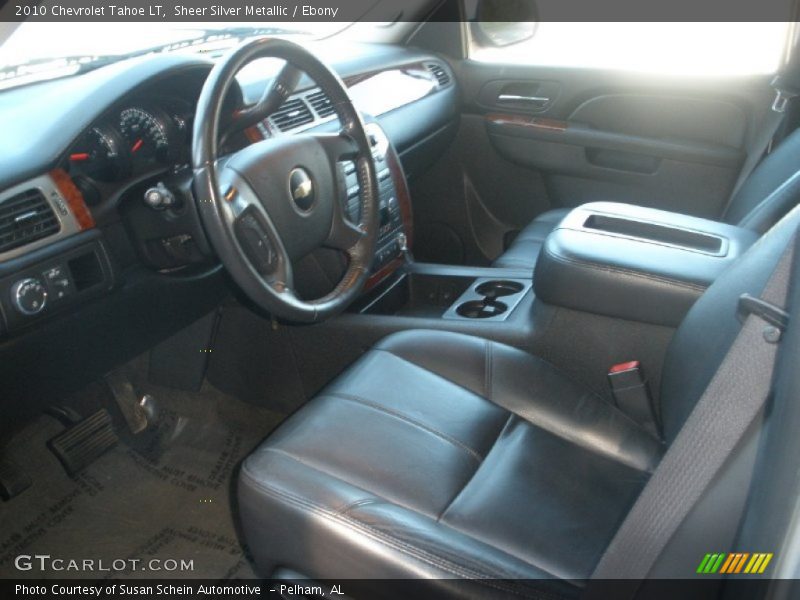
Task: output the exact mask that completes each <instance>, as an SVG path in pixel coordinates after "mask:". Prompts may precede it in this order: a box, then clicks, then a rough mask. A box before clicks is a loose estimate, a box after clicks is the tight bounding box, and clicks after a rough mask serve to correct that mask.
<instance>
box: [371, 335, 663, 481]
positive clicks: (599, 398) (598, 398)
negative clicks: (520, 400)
mask: <svg viewBox="0 0 800 600" xmlns="http://www.w3.org/2000/svg"><path fill="white" fill-rule="evenodd" d="M372 350H373V351H380V352H386V353H387V354H391V355H392V356H394V357H395V358H397V359H399V360H402V361H403V362H406V363H408V364H410V365H412V366H414V367H416V368H418V369H421V370H423V371H426V372H427V373H430V374H431V375H433V376H435V377H439V378H440V379H442V380H444V381H446V382H448V383H451V384H452V385H455V386H457V387H459V388H461V389H463V390H465V391H467V392H469V393H471V394H475V395H476V396H478V397H479V398H481V397H482V396H480V395H479V394H478V393H477V392H475V391H473V390H471V389H469V388H467V387H464V386H463V385H461V384H459V383H456V382H454V381H452V380H450V379H448V378H447V377H444V376H443V375H441V374H439V373H437V372H436V371H432V370H430V369H428V368H426V367H423V366H422V365H418V364H417V363H415V362H413V361H410V360H408V359H407V358H405V357H403V356H400V355H399V354H396V353H394V352H392V351H391V350H387V349H385V348H373V349H372ZM535 358H536V360H538V361H539V362H541V363H542V364H543V365H546V366H547V367H548V368H550V369H552V370H553V371H555V372H556V373H557V374H558V375H559V376H561V377H567V376H566V374H565V373H564V372H563V370H562V369H560V368H558V367H556V366H555V365H553V364H552V363H550V362H548V361H546V360H544V359H541V358H539V357H535ZM584 393H585V394H588V396H589V397H591V398H592V399H593V400H594V401H597V402H602V403H603V404H606V405H610V409H611V410H613V411H615V412H616V413H618V415H619V416H621V417H622V418H623V420H625V421H628V422H629V423H630V424H631V425H633V426H634V427H636V428H637V429H639V430H641V431H643V432H644V429H642V426H641V425H639V424H638V423H637V422H636V421H634V420H633V419H632V418H631V417H629V416H628V415H626V414H625V413H623V412H622V411H620V410H619V409H617V408H616V407H614V406H613V405H612V404H611V403H610V402H609V401H608V400H606V399H605V398H603V397H602V396H599V395H598V394H596V393H595V392H593V391H591V390H584ZM483 399H484V400H486V401H487V402H489V400H488V398H483ZM491 404H492V406H495V407H497V408H498V409H500V410H502V411H503V412H507V413H511V414H512V415H515V416H517V417H519V418H520V419H522V420H523V421H524V422H525V423H527V424H528V425H531V426H532V427H537V428H539V429H541V430H543V431H546V432H548V433H550V434H551V435H555V436H556V437H558V438H560V439H562V440H564V441H565V442H567V443H569V444H572V445H574V446H576V447H578V448H582V449H584V450H586V451H588V452H592V453H594V454H599V455H600V456H603V457H605V458H607V459H608V460H611V461H613V462H617V463H619V464H623V465H625V466H627V467H630V468H632V469H634V470H636V471H641V472H644V473H649V472H651V470H652V467H651V468H648V469H642V468H640V467H638V466H635V465H632V464H629V463H628V462H626V461H623V460H621V459H619V458H618V457H616V456H614V455H611V454H604V453H602V452H599V451H598V450H595V449H594V448H592V447H590V446H585V445H582V444H580V443H578V441H577V440H575V439H571V438H569V437H566V436H565V435H564V434H563V433H561V432H559V431H554V430H552V429H550V428H548V427H546V426H545V425H544V424H542V423H537V422H535V421H532V420H531V419H530V418H528V417H526V416H525V415H524V414H520V413H518V412H516V411H514V410H513V409H512V408H509V407H507V406H503V405H501V404H498V403H496V402H494V401H491ZM501 431H502V428H501ZM646 435H649V434H646ZM656 441H658V440H656Z"/></svg>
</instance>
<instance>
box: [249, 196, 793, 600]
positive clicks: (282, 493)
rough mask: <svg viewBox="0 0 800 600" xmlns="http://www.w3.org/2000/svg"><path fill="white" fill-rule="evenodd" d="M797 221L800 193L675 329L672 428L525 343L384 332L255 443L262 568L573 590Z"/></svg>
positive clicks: (668, 388)
mask: <svg viewBox="0 0 800 600" xmlns="http://www.w3.org/2000/svg"><path fill="white" fill-rule="evenodd" d="M798 222H800V209H796V210H794V211H793V212H792V213H791V214H790V215H789V216H788V217H787V218H786V219H784V220H783V221H782V222H781V223H780V224H779V225H778V226H776V227H775V228H774V229H773V230H772V231H770V232H769V233H768V234H767V235H765V236H764V237H762V239H761V240H759V242H757V243H756V244H755V245H754V246H753V247H752V248H751V249H750V250H749V251H748V252H747V253H746V254H745V255H744V256H743V257H742V258H741V259H740V260H739V261H738V262H737V263H736V264H735V265H733V266H732V268H730V269H729V270H727V271H726V272H725V273H724V274H723V275H722V276H720V278H719V279H718V280H717V281H716V282H715V283H714V284H713V285H712V286H711V287H710V288H709V289H708V291H707V292H706V293H705V294H704V295H703V297H702V298H701V299H700V300H698V302H697V303H696V304H695V306H694V307H693V308H692V310H691V311H690V313H689V315H688V316H687V318H686V320H685V321H684V322H683V324H682V325H681V327H680V328H679V329H678V331H677V332H676V334H675V336H674V340H673V342H672V345H671V347H670V350H669V352H668V356H667V359H666V364H665V365H664V375H663V385H662V390H661V415H662V425H663V433H664V441H663V442H662V441H660V440H656V439H655V438H654V437H651V436H650V435H649V434H648V433H646V432H645V431H644V430H643V429H641V428H640V427H639V426H638V425H636V424H635V423H634V422H632V421H630V420H629V419H628V418H627V417H626V416H625V415H624V414H622V413H621V412H619V411H618V410H617V409H616V408H615V407H614V406H613V405H611V404H610V403H608V402H607V401H605V400H604V399H602V398H600V397H598V396H596V395H594V394H593V393H592V392H590V391H589V390H587V389H585V388H583V387H582V386H581V385H578V384H576V383H574V382H573V381H571V380H570V379H568V378H567V377H565V376H564V375H563V374H562V373H560V372H559V371H558V370H557V369H556V368H554V367H553V366H551V365H549V364H547V363H545V362H543V361H542V360H540V359H538V358H536V357H534V356H531V355H529V354H526V353H524V352H522V351H520V350H517V349H513V348H510V347H508V346H504V345H501V344H498V343H494V342H490V341H487V340H484V339H480V338H476V337H470V336H464V335H460V334H454V333H447V332H434V331H407V332H403V333H398V334H395V335H392V336H390V337H388V338H386V339H385V340H383V341H382V342H381V343H379V344H378V345H377V346H375V347H374V348H373V349H372V350H370V351H369V352H367V353H366V354H365V355H364V356H363V357H362V358H360V359H359V360H358V361H357V362H356V363H355V364H354V365H353V366H352V367H351V368H350V369H349V370H348V371H346V372H345V374H343V375H341V376H340V377H339V378H338V379H336V380H335V381H334V382H333V383H332V384H331V385H330V386H329V387H328V388H327V389H326V390H325V391H324V392H322V393H321V394H320V395H319V396H318V397H317V398H315V399H314V400H312V401H311V402H309V403H308V404H307V405H305V406H304V407H303V408H302V409H301V410H300V411H298V412H297V413H296V414H295V415H293V416H292V417H291V418H290V419H288V420H287V421H286V422H285V423H284V424H282V425H281V427H279V428H278V429H277V430H276V431H275V432H274V433H273V434H272V435H271V436H270V437H269V438H268V439H267V440H266V442H264V444H263V445H262V446H261V447H260V448H258V449H257V450H256V451H255V452H254V453H253V454H252V455H251V456H249V457H248V458H247V459H246V460H245V462H244V464H243V466H242V470H241V474H240V479H239V509H240V512H241V518H242V521H243V530H244V533H245V535H246V537H247V541H248V545H249V548H250V550H251V552H252V555H253V557H254V559H255V561H256V564H257V566H258V568H259V570H260V572H261V574H262V575H264V576H269V575H270V574H272V573H274V572H275V571H276V570H277V569H290V570H292V571H295V572H299V573H302V574H303V575H305V576H308V577H311V578H315V579H346V578H353V579H369V578H384V579H388V578H438V581H433V580H432V581H431V585H435V586H438V587H437V592H439V595H440V597H450V595H454V594H450V595H448V594H447V590H443V589H442V586H445V585H446V584H445V583H443V581H442V580H448V579H449V580H453V579H454V578H455V579H457V578H468V579H484V580H486V581H485V582H484V585H485V586H486V590H487V592H491V594H490V595H492V596H498V595H499V596H504V595H508V596H509V597H518V596H517V595H518V594H519V593H524V592H521V591H520V589H518V588H517V587H516V586H536V588H537V593H538V590H539V588H541V587H543V586H544V587H552V588H554V590H553V591H558V592H559V593H560V594H566V593H569V592H574V593H577V591H578V588H577V587H575V586H576V585H579V584H580V579H582V578H586V577H588V576H590V574H591V573H592V571H593V569H594V567H595V566H596V564H597V562H598V561H599V559H600V557H601V555H602V553H603V551H604V549H605V548H606V546H607V544H608V543H609V541H610V540H611V538H612V536H613V535H614V533H615V531H616V530H617V528H618V527H619V525H620V523H621V522H622V520H623V519H624V517H625V515H626V513H627V511H628V510H629V508H630V507H631V505H632V504H633V502H634V501H635V499H636V497H637V495H638V494H639V492H640V491H641V489H642V487H643V486H644V485H645V484H646V482H647V480H648V478H649V474H650V473H651V472H652V470H653V468H654V467H655V466H656V465H657V464H658V462H659V460H660V457H661V456H662V453H663V450H664V448H665V446H666V445H668V444H669V443H671V442H672V441H673V440H674V439H675V437H676V435H677V434H678V432H679V431H680V429H681V427H682V425H683V422H684V420H685V419H686V417H687V415H688V414H689V413H690V412H691V410H692V408H693V406H694V403H695V402H696V401H697V400H698V398H699V397H700V395H701V394H702V392H703V390H704V389H705V387H706V385H707V384H708V382H709V381H710V379H711V377H712V376H713V374H714V372H715V371H716V369H717V367H718V366H719V364H720V362H721V360H722V358H723V357H724V354H725V353H726V351H727V349H728V347H729V346H730V344H731V343H732V342H733V339H734V338H735V336H736V334H737V332H738V330H739V328H740V324H739V321H738V320H737V319H736V316H735V314H736V306H737V300H738V298H739V296H740V294H742V293H744V292H749V293H752V294H759V293H760V291H761V289H762V288H763V286H764V284H765V282H766V279H767V277H768V276H769V273H770V271H771V269H772V268H773V267H774V265H775V263H776V262H777V258H778V256H779V254H780V252H781V251H782V250H783V248H785V247H786V244H787V243H788V240H789V238H790V236H791V234H792V232H793V231H794V230H795V229H796V228H797V225H798ZM734 526H735V523H734ZM704 535H706V538H705V541H704V543H706V544H709V543H710V544H712V545H713V542H711V541H709V538H708V534H704ZM704 547H705V546H704ZM703 551H707V550H703ZM685 575H686V574H685V573H683V572H681V573H680V574H679V576H685ZM514 579H526V580H536V581H527V582H521V581H518V582H513V581H508V580H514ZM500 580H506V581H500ZM566 580H573V581H572V583H567V582H566ZM534 595H535V594H534ZM536 597H541V596H536Z"/></svg>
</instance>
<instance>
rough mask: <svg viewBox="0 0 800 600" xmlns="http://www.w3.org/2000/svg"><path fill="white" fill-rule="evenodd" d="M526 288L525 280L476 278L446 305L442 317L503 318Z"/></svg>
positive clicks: (527, 285) (520, 298) (509, 312)
mask: <svg viewBox="0 0 800 600" xmlns="http://www.w3.org/2000/svg"><path fill="white" fill-rule="evenodd" d="M530 289H531V282H530V281H527V280H516V279H489V278H488V277H487V278H485V279H478V280H476V281H474V282H473V283H472V285H471V286H470V287H469V288H467V290H466V291H465V292H464V293H463V294H461V296H460V297H459V298H458V300H457V301H456V302H454V303H453V304H452V305H451V306H450V308H449V309H447V312H446V313H445V314H444V318H445V319H485V320H489V321H504V320H505V319H507V318H508V317H509V315H511V314H512V312H513V311H514V310H515V309H516V307H517V305H518V304H519V303H520V301H521V300H522V298H523V297H524V296H525V294H526V293H527V292H528V291H529V290H530Z"/></svg>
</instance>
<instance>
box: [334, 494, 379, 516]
mask: <svg viewBox="0 0 800 600" xmlns="http://www.w3.org/2000/svg"><path fill="white" fill-rule="evenodd" d="M381 502H382V501H381V500H378V498H359V499H358V500H353V501H352V502H348V503H347V504H345V505H344V506H342V507H341V508H339V509H337V510H336V512H337V513H338V514H340V515H346V514H347V513H349V512H350V511H351V510H353V509H356V508H361V507H362V506H367V505H369V504H380V503H381Z"/></svg>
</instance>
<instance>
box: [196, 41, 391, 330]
mask: <svg viewBox="0 0 800 600" xmlns="http://www.w3.org/2000/svg"><path fill="white" fill-rule="evenodd" d="M266 57H272V58H279V59H283V60H285V61H286V65H285V66H284V67H283V69H282V71H281V72H280V73H279V75H278V76H277V77H276V78H275V80H274V81H273V83H272V85H270V86H269V87H268V88H267V90H266V91H265V93H264V95H263V96H262V98H261V100H259V102H257V103H256V104H255V105H252V106H249V107H247V108H245V109H243V110H240V111H238V112H237V113H236V114H235V115H234V116H233V117H227V116H226V115H223V112H222V108H223V103H224V100H225V97H226V94H227V92H228V90H229V89H230V86H231V84H232V82H233V81H234V77H235V75H236V74H237V73H238V72H239V70H240V69H241V68H242V67H243V66H244V65H246V64H247V63H249V62H251V61H252V60H255V59H257V58H266ZM301 72H304V73H305V74H306V75H308V76H309V77H310V78H311V79H313V80H314V81H315V82H316V84H317V85H318V86H319V87H320V89H321V90H322V91H323V92H324V93H325V94H326V95H327V96H328V98H329V99H330V101H331V105H332V106H333V109H334V110H335V112H336V114H337V116H338V117H339V122H340V124H341V129H340V131H339V133H335V134H334V133H319V134H303V133H300V134H296V135H289V136H278V137H273V138H270V139H266V140H263V141H260V142H257V143H255V144H252V145H250V146H248V147H246V148H244V149H242V150H240V151H238V152H236V153H234V154H232V155H230V156H225V157H219V156H218V139H219V135H220V131H221V128H222V127H224V129H225V131H226V133H230V131H231V130H235V129H243V128H244V127H247V126H249V125H252V124H253V123H256V122H259V121H260V120H262V119H264V118H266V116H268V115H269V114H270V113H272V112H274V111H275V109H277V108H278V107H279V106H280V105H281V104H282V103H283V102H284V101H285V100H286V98H288V97H289V95H290V94H291V93H292V92H293V91H294V87H295V86H296V85H297V82H298V81H299V79H300V74H301ZM349 160H351V161H354V162H355V166H356V174H357V177H358V183H359V187H360V190H361V219H360V220H361V222H360V223H353V222H351V221H350V220H349V217H348V216H347V214H346V213H345V209H344V207H343V206H342V203H341V202H340V198H341V197H342V194H343V192H344V190H343V186H345V185H346V183H345V178H344V176H343V173H342V172H341V171H340V166H339V163H340V162H341V161H349ZM192 165H193V168H194V181H193V191H194V195H195V200H196V202H197V205H198V210H199V213H200V216H201V220H202V222H203V225H204V227H205V230H206V233H207V234H208V237H209V239H210V241H211V244H212V246H213V247H214V250H215V251H216V252H217V254H218V256H219V258H220V260H221V261H222V264H223V265H224V266H225V268H226V269H227V270H228V272H229V273H230V275H231V277H232V278H233V280H234V281H235V282H236V283H237V284H238V285H239V286H240V287H241V288H242V290H243V291H244V292H245V293H246V294H247V296H248V297H249V298H250V299H251V300H252V301H253V302H255V303H256V304H257V305H258V306H260V307H261V308H263V309H265V310H267V311H268V312H269V313H271V314H272V315H274V316H276V317H281V318H284V319H288V320H292V321H298V322H308V323H311V322H317V321H321V320H323V319H326V318H328V317H331V316H333V315H335V314H337V313H339V312H340V311H342V310H343V309H344V308H345V307H347V306H348V305H349V304H350V302H352V301H353V300H354V299H355V298H356V297H357V296H358V294H359V292H360V291H361V289H362V287H363V285H364V283H365V281H366V279H367V275H368V273H369V267H370V265H371V263H372V260H373V256H374V254H375V243H376V239H377V231H378V207H377V198H378V187H377V178H376V175H375V164H374V162H373V160H372V152H371V148H370V143H369V140H368V137H367V134H366V132H365V130H364V122H363V121H362V119H361V116H360V115H359V113H358V111H357V110H356V108H355V107H354V106H353V103H352V101H351V100H350V98H349V97H348V95H347V91H346V88H345V86H344V84H343V83H342V81H341V79H339V77H338V76H337V75H336V74H335V73H334V72H333V71H331V69H330V68H328V67H327V66H326V65H325V64H324V63H322V62H321V61H320V60H319V59H317V58H316V57H315V56H314V55H313V54H311V53H310V52H308V51H307V50H305V49H304V48H303V47H302V46H299V45H297V44H295V43H292V42H289V41H286V40H280V39H274V38H262V39H257V40H254V41H251V42H247V43H245V44H243V45H241V46H239V47H238V48H236V49H235V50H234V51H232V52H231V53H230V54H228V56H227V57H225V58H224V59H222V60H221V61H220V62H219V63H218V64H217V65H216V66H215V67H214V69H213V70H212V71H211V74H210V75H209V77H208V79H207V80H206V82H205V85H204V86H203V90H202V92H201V94H200V99H199V101H198V104H197V112H196V115H195V121H194V131H193V134H192ZM320 247H328V248H335V249H337V250H341V251H343V252H345V253H346V254H347V256H348V259H349V261H348V266H347V269H346V271H345V273H344V275H343V276H342V279H341V281H339V283H338V284H337V285H336V287H335V288H334V289H333V291H331V292H330V293H329V294H327V295H326V296H324V297H322V298H317V299H314V300H304V299H301V298H299V297H298V296H297V294H296V293H295V291H294V285H293V277H292V261H294V260H296V259H299V258H302V257H303V256H305V255H307V254H308V253H309V252H311V251H313V250H314V249H316V248H320Z"/></svg>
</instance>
